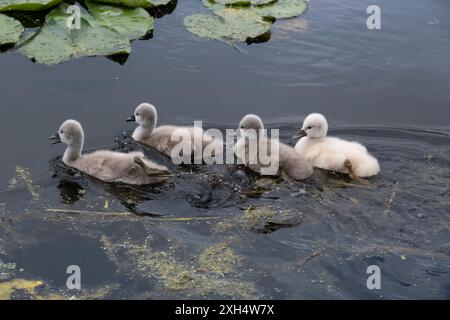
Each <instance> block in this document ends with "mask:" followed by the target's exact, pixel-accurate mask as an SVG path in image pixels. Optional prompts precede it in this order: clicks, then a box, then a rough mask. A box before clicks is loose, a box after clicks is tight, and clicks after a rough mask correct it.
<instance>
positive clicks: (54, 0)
mask: <svg viewBox="0 0 450 320" xmlns="http://www.w3.org/2000/svg"><path fill="white" fill-rule="evenodd" d="M61 2H62V0H0V12H1V11H12V10H16V11H39V10H45V9H48V8H51V7H53V6H56V5H57V4H60V3H61Z"/></svg>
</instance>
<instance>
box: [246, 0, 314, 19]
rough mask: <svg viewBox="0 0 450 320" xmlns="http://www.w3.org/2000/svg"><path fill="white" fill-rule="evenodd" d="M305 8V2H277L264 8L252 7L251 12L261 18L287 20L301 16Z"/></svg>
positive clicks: (292, 0) (303, 0) (306, 4)
mask: <svg viewBox="0 0 450 320" xmlns="http://www.w3.org/2000/svg"><path fill="white" fill-rule="evenodd" d="M307 8H308V3H307V2H306V1H305V0H278V1H277V2H275V3H271V4H268V5H264V6H252V7H251V10H252V11H254V12H256V13H257V14H259V15H260V16H263V17H270V18H275V19H288V18H293V17H296V16H299V15H301V14H303V13H304V12H305V11H306V9H307Z"/></svg>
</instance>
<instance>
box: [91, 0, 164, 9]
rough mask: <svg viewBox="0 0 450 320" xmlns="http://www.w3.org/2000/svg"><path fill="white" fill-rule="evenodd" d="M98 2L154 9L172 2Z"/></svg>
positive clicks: (153, 0)
mask: <svg viewBox="0 0 450 320" xmlns="http://www.w3.org/2000/svg"><path fill="white" fill-rule="evenodd" d="M96 1H97V2H104V3H112V4H120V5H123V6H127V7H132V8H146V9H150V8H154V7H159V6H165V5H168V4H169V3H170V2H171V1H172V0H96Z"/></svg>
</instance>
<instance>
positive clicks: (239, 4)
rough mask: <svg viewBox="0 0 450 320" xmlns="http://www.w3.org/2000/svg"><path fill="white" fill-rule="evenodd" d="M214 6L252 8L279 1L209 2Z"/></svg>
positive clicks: (228, 0)
mask: <svg viewBox="0 0 450 320" xmlns="http://www.w3.org/2000/svg"><path fill="white" fill-rule="evenodd" d="M207 1H209V2H210V3H212V4H220V5H224V6H236V7H238V6H243V7H244V6H250V5H255V6H258V5H264V4H268V3H272V2H276V1H277V0H207Z"/></svg>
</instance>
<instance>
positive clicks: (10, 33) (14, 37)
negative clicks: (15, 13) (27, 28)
mask: <svg viewBox="0 0 450 320" xmlns="http://www.w3.org/2000/svg"><path fill="white" fill-rule="evenodd" d="M23 31H24V28H23V26H22V24H21V23H20V22H19V21H17V20H15V19H14V18H11V17H8V16H7V15H4V14H1V13H0V46H4V45H12V44H15V43H16V42H17V41H19V38H20V35H21V34H22V32H23Z"/></svg>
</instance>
